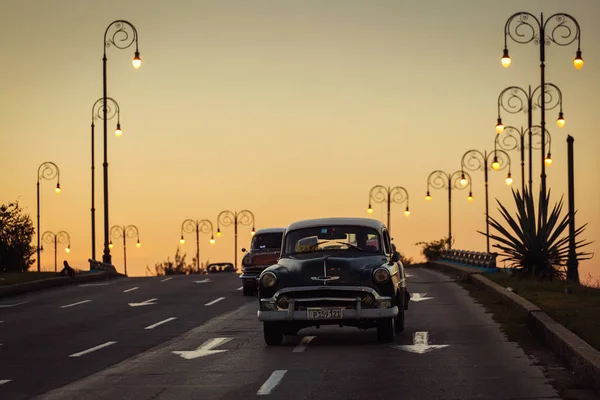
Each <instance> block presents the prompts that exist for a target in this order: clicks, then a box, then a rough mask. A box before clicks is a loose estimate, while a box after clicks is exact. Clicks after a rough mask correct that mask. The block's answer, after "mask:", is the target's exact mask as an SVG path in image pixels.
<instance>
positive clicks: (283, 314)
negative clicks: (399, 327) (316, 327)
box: [256, 286, 399, 324]
mask: <svg viewBox="0 0 600 400" xmlns="http://www.w3.org/2000/svg"><path fill="white" fill-rule="evenodd" d="M307 291H310V292H315V291H316V292H321V291H323V296H320V293H319V295H317V297H292V298H289V299H288V305H287V308H280V307H279V305H278V303H277V300H278V298H280V297H283V296H285V297H286V298H287V296H291V294H292V293H294V292H307ZM325 291H326V292H325ZM336 292H338V293H339V295H338V296H336V294H337V293H336ZM342 292H344V294H345V295H343V296H342V295H341V294H342ZM349 292H350V293H351V294H348V293H349ZM365 294H368V295H369V296H370V297H371V298H372V299H373V302H372V303H371V306H370V307H363V304H362V302H361V298H362V296H364V295H365ZM319 303H323V305H322V306H321V305H318V304H319ZM297 304H298V306H299V307H297V306H296V305H297ZM332 304H334V305H332ZM332 308H333V309H342V318H341V319H325V320H323V319H309V318H308V310H309V309H322V310H326V309H332ZM398 313H399V309H398V307H397V306H395V305H393V303H392V298H391V297H387V296H381V295H379V293H377V291H375V290H374V289H373V288H370V287H361V286H318V287H290V288H285V289H282V290H280V291H278V292H277V293H275V294H274V295H273V296H272V297H270V298H265V299H260V310H259V311H258V312H257V314H256V315H257V317H258V320H259V321H314V322H315V324H318V323H319V322H321V323H323V322H324V321H328V322H335V321H341V320H360V319H367V320H372V319H382V318H394V317H396V316H397V315H398Z"/></svg>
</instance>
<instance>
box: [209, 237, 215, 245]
mask: <svg viewBox="0 0 600 400" xmlns="http://www.w3.org/2000/svg"><path fill="white" fill-rule="evenodd" d="M210 244H215V238H214V237H212V236H211V237H210Z"/></svg>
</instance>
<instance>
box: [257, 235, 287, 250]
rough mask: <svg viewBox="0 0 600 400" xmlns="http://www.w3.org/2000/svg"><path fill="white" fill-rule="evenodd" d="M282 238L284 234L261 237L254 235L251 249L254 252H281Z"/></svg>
mask: <svg viewBox="0 0 600 400" xmlns="http://www.w3.org/2000/svg"><path fill="white" fill-rule="evenodd" d="M282 237H283V232H276V233H261V234H260V235H254V237H253V238H252V244H251V248H252V250H266V249H273V250H279V249H280V248H281V239H282Z"/></svg>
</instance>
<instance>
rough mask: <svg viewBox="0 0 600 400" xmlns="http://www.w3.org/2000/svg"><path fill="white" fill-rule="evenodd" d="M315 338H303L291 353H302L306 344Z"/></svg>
mask: <svg viewBox="0 0 600 400" xmlns="http://www.w3.org/2000/svg"><path fill="white" fill-rule="evenodd" d="M315 337H316V336H304V337H303V338H302V340H301V341H300V344H298V346H296V347H294V350H292V352H293V353H302V352H303V351H304V350H306V348H307V347H308V344H309V343H310V342H311V341H312V340H313V339H314V338H315Z"/></svg>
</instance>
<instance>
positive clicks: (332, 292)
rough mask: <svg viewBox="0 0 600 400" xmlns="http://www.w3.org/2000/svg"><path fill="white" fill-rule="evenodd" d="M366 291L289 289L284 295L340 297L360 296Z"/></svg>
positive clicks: (305, 297) (292, 296) (294, 296)
mask: <svg viewBox="0 0 600 400" xmlns="http://www.w3.org/2000/svg"><path fill="white" fill-rule="evenodd" d="M366 294H367V292H363V291H360V290H335V289H330V290H302V291H290V292H286V293H285V296H287V297H289V298H294V299H310V298H315V297H342V298H352V299H355V298H356V297H362V296H364V295H366Z"/></svg>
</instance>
